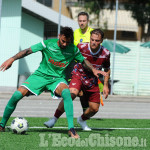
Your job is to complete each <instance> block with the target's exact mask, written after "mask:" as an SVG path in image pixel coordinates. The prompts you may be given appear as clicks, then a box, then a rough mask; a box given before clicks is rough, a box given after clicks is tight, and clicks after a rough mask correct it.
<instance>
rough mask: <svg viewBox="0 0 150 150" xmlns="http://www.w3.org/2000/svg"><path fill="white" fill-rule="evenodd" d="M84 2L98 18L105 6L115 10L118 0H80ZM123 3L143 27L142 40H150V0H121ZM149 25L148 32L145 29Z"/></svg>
mask: <svg viewBox="0 0 150 150" xmlns="http://www.w3.org/2000/svg"><path fill="white" fill-rule="evenodd" d="M78 1H82V2H84V7H85V9H86V10H87V11H88V12H89V14H92V13H94V14H95V15H96V19H97V20H98V23H97V25H98V26H99V23H100V22H99V19H98V18H99V14H100V11H102V9H104V8H108V9H111V10H113V9H114V8H115V2H116V0H78ZM120 4H121V5H123V6H124V9H126V10H129V11H131V12H132V17H133V18H134V19H135V20H136V21H137V23H138V25H139V26H140V27H141V28H142V31H143V32H142V35H141V40H142V38H144V39H145V40H146V41H147V40H150V0H119V5H120ZM146 26H147V32H146V33H144V30H145V28H146Z"/></svg>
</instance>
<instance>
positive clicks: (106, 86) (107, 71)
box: [103, 69, 110, 99]
mask: <svg viewBox="0 0 150 150" xmlns="http://www.w3.org/2000/svg"><path fill="white" fill-rule="evenodd" d="M104 71H105V72H106V73H107V75H108V76H105V77H104V87H103V95H104V97H105V99H106V98H107V97H108V94H109V88H108V83H109V78H110V69H104Z"/></svg>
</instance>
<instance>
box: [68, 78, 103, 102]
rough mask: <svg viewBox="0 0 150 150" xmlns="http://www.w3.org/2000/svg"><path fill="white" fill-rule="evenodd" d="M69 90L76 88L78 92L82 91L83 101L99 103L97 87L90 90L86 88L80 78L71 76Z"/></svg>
mask: <svg viewBox="0 0 150 150" xmlns="http://www.w3.org/2000/svg"><path fill="white" fill-rule="evenodd" d="M69 88H76V89H78V90H79V91H81V90H83V93H84V94H83V99H84V100H85V101H90V102H95V103H100V92H99V87H98V85H95V86H94V87H92V88H86V87H85V86H84V85H83V83H82V81H81V78H80V76H77V75H73V76H72V79H71V81H70V84H69Z"/></svg>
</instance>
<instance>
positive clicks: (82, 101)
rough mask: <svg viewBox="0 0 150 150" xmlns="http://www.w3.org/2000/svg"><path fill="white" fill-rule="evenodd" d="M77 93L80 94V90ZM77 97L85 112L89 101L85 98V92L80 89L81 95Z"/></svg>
mask: <svg viewBox="0 0 150 150" xmlns="http://www.w3.org/2000/svg"><path fill="white" fill-rule="evenodd" d="M79 94H81V92H80V93H79ZM79 97H80V103H81V106H82V109H83V112H85V110H86V109H87V108H88V107H89V102H88V100H87V98H86V94H85V93H84V92H83V91H82V95H79Z"/></svg>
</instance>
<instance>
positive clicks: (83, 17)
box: [78, 12, 89, 30]
mask: <svg viewBox="0 0 150 150" xmlns="http://www.w3.org/2000/svg"><path fill="white" fill-rule="evenodd" d="M88 22H89V15H88V13H86V12H80V13H79V14H78V24H79V27H80V29H81V30H84V29H86V28H87V27H88Z"/></svg>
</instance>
